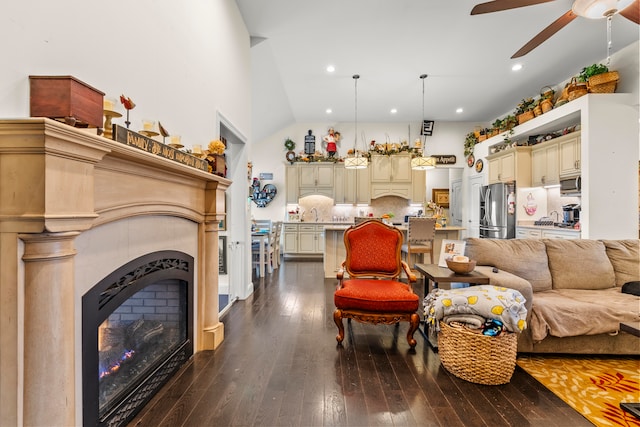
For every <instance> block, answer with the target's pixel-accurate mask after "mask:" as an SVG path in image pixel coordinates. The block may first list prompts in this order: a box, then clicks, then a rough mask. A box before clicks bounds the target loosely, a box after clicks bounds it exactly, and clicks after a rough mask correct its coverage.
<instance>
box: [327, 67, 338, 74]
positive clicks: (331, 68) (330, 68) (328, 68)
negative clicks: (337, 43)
mask: <svg viewBox="0 0 640 427" xmlns="http://www.w3.org/2000/svg"><path fill="white" fill-rule="evenodd" d="M335 70H336V67H334V66H333V65H327V72H328V73H333V72H334V71H335Z"/></svg>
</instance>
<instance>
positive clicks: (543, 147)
mask: <svg viewBox="0 0 640 427" xmlns="http://www.w3.org/2000/svg"><path fill="white" fill-rule="evenodd" d="M558 162H559V161H558V143H557V142H556V141H555V140H552V141H547V142H543V143H541V144H538V145H536V146H534V147H533V148H532V149H531V185H532V186H534V187H537V186H539V187H541V186H545V185H555V184H558V183H560V176H559V173H558Z"/></svg>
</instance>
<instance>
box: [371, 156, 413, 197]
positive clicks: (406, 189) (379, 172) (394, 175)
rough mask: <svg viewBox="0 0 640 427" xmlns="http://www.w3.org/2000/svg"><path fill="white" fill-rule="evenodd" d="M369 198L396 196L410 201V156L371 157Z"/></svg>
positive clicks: (411, 190) (411, 192)
mask: <svg viewBox="0 0 640 427" xmlns="http://www.w3.org/2000/svg"><path fill="white" fill-rule="evenodd" d="M369 169H371V198H372V199H376V198H378V197H383V196H398V197H402V198H404V199H411V196H412V194H413V189H412V173H411V172H412V170H411V155H410V154H404V153H401V154H393V155H390V156H386V155H377V154H374V155H372V156H371V165H370V168H369Z"/></svg>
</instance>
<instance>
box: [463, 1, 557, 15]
mask: <svg viewBox="0 0 640 427" xmlns="http://www.w3.org/2000/svg"><path fill="white" fill-rule="evenodd" d="M550 1H553V0H494V1H489V2H486V3H480V4H477V5H475V6H474V7H473V9H471V14H472V15H480V14H482V13H491V12H500V11H502V10H509V9H516V8H518V7H525V6H533V5H536V4H541V3H547V2H550Z"/></svg>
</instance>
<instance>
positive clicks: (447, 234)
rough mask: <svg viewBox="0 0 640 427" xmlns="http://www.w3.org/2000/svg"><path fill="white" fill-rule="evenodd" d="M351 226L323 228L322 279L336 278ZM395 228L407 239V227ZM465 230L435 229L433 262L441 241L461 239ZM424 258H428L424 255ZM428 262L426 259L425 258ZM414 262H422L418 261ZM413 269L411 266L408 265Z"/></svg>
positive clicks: (457, 228) (327, 226) (461, 228)
mask: <svg viewBox="0 0 640 427" xmlns="http://www.w3.org/2000/svg"><path fill="white" fill-rule="evenodd" d="M351 225H352V224H340V225H326V226H325V227H324V254H323V255H324V277H325V278H330V277H336V273H337V272H338V269H339V268H340V266H341V265H342V262H343V261H344V260H345V257H346V255H347V253H346V249H345V247H344V239H343V235H344V230H346V229H347V228H349V227H350V226H351ZM396 227H397V228H398V229H399V230H401V231H402V232H403V233H404V237H405V239H406V238H407V234H406V231H407V226H406V225H396ZM463 230H465V228H464V227H442V228H436V238H435V241H434V245H433V250H434V252H433V260H434V262H435V263H437V262H438V257H439V255H440V248H441V247H442V241H443V240H447V239H448V240H459V239H460V238H461V232H462V231H463ZM425 256H428V254H426V255H425ZM426 261H427V262H428V258H426ZM416 262H422V261H421V260H420V259H418V260H417V261H416ZM409 265H410V266H411V267H412V268H413V265H412V264H411V263H409Z"/></svg>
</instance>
